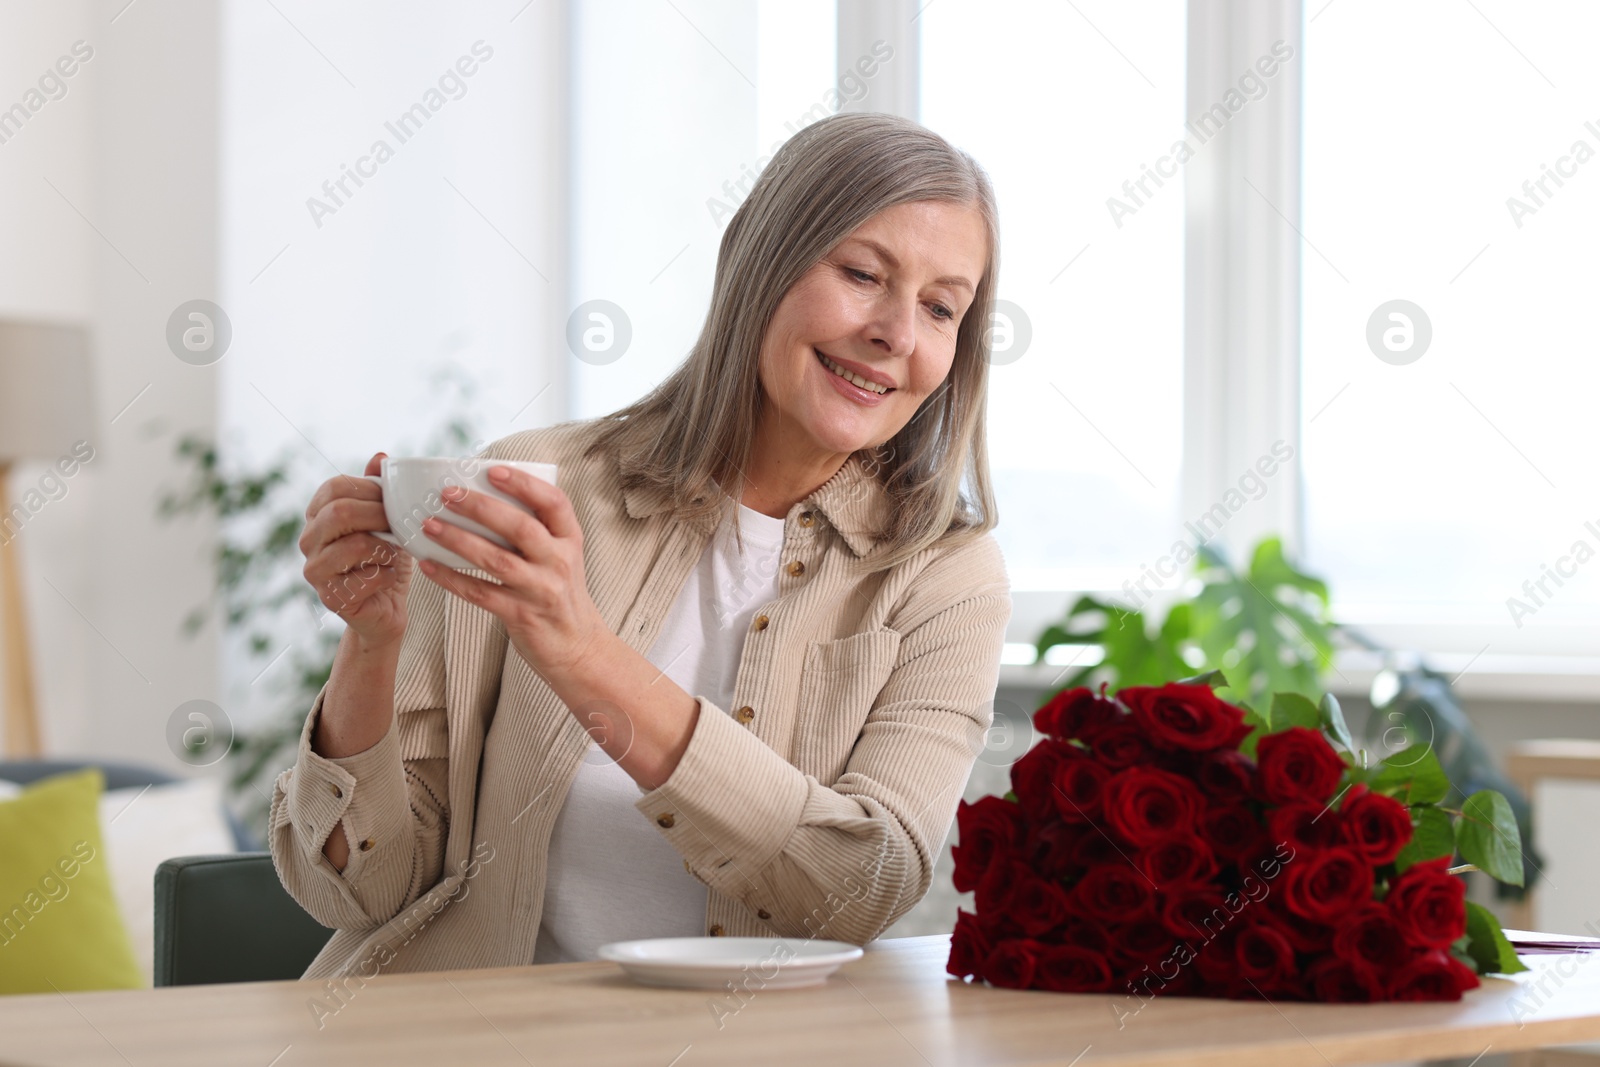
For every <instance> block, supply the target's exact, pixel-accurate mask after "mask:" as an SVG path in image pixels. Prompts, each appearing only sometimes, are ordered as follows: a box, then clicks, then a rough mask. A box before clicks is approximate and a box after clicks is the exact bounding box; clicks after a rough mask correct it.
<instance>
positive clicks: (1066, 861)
mask: <svg viewBox="0 0 1600 1067" xmlns="http://www.w3.org/2000/svg"><path fill="white" fill-rule="evenodd" d="M1094 833H1095V831H1094V830H1093V829H1091V828H1089V827H1087V826H1083V825H1078V824H1068V823H1064V822H1062V821H1061V820H1060V819H1049V820H1046V821H1039V820H1035V821H1033V822H1030V823H1029V824H1028V834H1027V838H1026V840H1025V841H1024V842H1023V855H1024V856H1026V857H1027V862H1028V864H1029V865H1030V866H1031V867H1032V868H1033V869H1034V870H1035V871H1037V872H1038V873H1039V876H1040V877H1042V878H1049V879H1053V880H1056V881H1060V880H1061V879H1064V878H1066V877H1067V876H1068V875H1069V874H1074V873H1076V872H1077V871H1078V870H1080V869H1081V868H1082V867H1083V866H1084V863H1083V860H1082V857H1081V851H1082V847H1083V846H1082V842H1083V837H1084V835H1085V834H1094Z"/></svg>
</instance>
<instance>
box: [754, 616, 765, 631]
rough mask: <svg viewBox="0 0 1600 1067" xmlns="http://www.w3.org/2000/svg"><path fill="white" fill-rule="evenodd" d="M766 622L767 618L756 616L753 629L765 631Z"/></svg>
mask: <svg viewBox="0 0 1600 1067" xmlns="http://www.w3.org/2000/svg"><path fill="white" fill-rule="evenodd" d="M767 621H768V620H767V617H766V616H765V615H757V616H756V621H755V623H754V627H755V629H757V630H765V629H766V628H767Z"/></svg>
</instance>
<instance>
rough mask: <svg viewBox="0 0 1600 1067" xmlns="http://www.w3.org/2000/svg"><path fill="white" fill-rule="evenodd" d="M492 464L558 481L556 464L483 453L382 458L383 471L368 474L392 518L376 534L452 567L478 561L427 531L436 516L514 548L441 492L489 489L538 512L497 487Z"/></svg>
mask: <svg viewBox="0 0 1600 1067" xmlns="http://www.w3.org/2000/svg"><path fill="white" fill-rule="evenodd" d="M491 467H511V468H514V469H516V470H519V471H526V472H527V473H529V474H531V475H533V476H534V477H535V478H539V479H542V480H543V481H547V482H549V483H550V484H551V485H555V484H556V465H555V464H554V463H524V462H520V461H516V460H504V459H481V458H479V457H477V456H463V457H461V458H451V457H441V456H415V457H409V458H405V457H402V458H399V459H395V458H391V457H388V456H385V457H384V458H383V460H382V462H381V466H380V468H379V469H380V470H381V471H382V472H383V473H381V474H368V475H365V477H366V478H367V479H368V480H369V481H373V482H377V483H378V486H379V488H381V489H382V490H383V512H384V514H385V515H386V516H387V517H388V519H389V530H388V531H387V532H384V531H374V533H373V536H374V537H377V538H379V539H380V540H383V541H387V542H389V543H390V544H391V545H399V546H400V547H401V548H403V549H405V550H406V551H407V552H409V553H411V554H412V555H413V556H415V557H416V558H417V559H431V560H433V561H434V562H435V563H443V564H444V565H445V566H447V567H455V568H456V569H458V570H471V569H474V568H476V567H477V564H475V563H472V562H471V561H469V560H465V559H462V558H461V557H460V556H458V555H456V554H455V553H454V552H451V551H450V550H449V549H446V548H445V547H444V546H442V545H440V544H439V543H438V542H437V541H435V540H433V539H432V538H431V537H429V536H428V535H427V534H425V533H423V532H422V524H423V523H424V522H426V521H428V519H429V518H430V517H432V516H437V517H438V518H439V520H440V521H441V522H448V523H450V524H452V525H454V526H460V527H461V528H463V529H466V530H471V531H472V532H473V533H475V534H480V535H481V536H483V537H486V538H488V539H489V540H490V541H493V542H494V543H495V544H497V545H499V546H500V547H501V548H510V547H511V545H510V544H508V543H507V542H506V540H505V538H503V537H501V536H500V535H499V534H497V533H495V532H493V531H492V530H490V529H488V528H487V527H485V526H483V525H482V524H481V523H476V522H473V521H472V520H471V519H468V518H466V517H465V516H462V515H459V514H456V513H455V512H453V511H451V510H450V509H449V508H447V507H445V505H444V498H443V496H441V493H442V491H443V490H444V489H446V488H447V487H450V486H462V487H465V488H467V489H470V490H472V491H473V492H475V493H485V494H487V495H489V496H492V497H494V498H495V499H496V500H504V501H505V502H506V503H508V504H511V505H512V506H514V507H518V508H521V509H522V510H523V511H526V512H528V514H530V515H532V514H533V511H532V509H530V508H529V507H528V506H527V505H526V504H524V503H523V502H522V501H520V500H517V499H515V498H514V497H512V496H509V495H508V494H506V493H503V492H501V491H500V490H499V489H497V488H495V486H493V485H492V484H490V482H489V469H490V468H491Z"/></svg>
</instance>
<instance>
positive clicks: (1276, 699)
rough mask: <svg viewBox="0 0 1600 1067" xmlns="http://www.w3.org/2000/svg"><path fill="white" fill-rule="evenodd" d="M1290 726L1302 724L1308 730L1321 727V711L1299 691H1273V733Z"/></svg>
mask: <svg viewBox="0 0 1600 1067" xmlns="http://www.w3.org/2000/svg"><path fill="white" fill-rule="evenodd" d="M1292 726H1304V727H1305V728H1306V729H1308V730H1320V729H1321V728H1322V712H1320V711H1318V710H1317V706H1316V705H1315V704H1313V703H1311V701H1309V700H1307V699H1306V698H1305V697H1303V696H1301V695H1300V694H1299V693H1274V694H1273V695H1272V723H1271V729H1272V732H1273V733H1277V732H1278V731H1280V730H1287V729H1289V728H1290V727H1292Z"/></svg>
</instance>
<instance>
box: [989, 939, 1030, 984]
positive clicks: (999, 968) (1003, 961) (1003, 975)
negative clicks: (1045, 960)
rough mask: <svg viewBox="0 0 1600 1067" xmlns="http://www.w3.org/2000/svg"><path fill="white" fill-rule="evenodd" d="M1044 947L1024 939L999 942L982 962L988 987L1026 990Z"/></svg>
mask: <svg viewBox="0 0 1600 1067" xmlns="http://www.w3.org/2000/svg"><path fill="white" fill-rule="evenodd" d="M1044 947H1045V946H1043V945H1041V944H1040V943H1039V942H1037V941H1035V940H1033V939H1032V938H1025V937H1015V938H1010V939H1008V940H1005V941H1001V942H999V943H998V944H996V945H995V946H994V948H992V949H990V950H989V956H988V958H987V959H985V960H984V961H983V977H984V978H985V979H986V980H987V981H988V982H989V984H990V985H997V986H1001V987H1002V988H1005V989H1027V988H1028V987H1029V986H1031V985H1032V984H1033V969H1034V966H1035V962H1036V961H1037V960H1038V958H1039V951H1040V950H1041V949H1043V948H1044Z"/></svg>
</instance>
